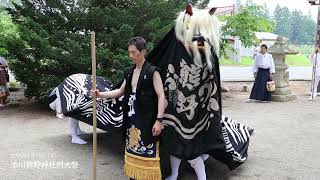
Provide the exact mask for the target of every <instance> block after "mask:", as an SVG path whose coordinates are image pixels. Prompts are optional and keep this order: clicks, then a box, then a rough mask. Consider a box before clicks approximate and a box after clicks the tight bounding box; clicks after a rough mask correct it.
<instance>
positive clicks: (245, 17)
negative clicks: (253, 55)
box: [221, 6, 274, 53]
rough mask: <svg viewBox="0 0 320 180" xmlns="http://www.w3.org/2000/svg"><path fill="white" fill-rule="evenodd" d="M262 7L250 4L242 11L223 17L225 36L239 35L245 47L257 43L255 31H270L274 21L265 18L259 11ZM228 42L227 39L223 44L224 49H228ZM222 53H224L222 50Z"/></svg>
mask: <svg viewBox="0 0 320 180" xmlns="http://www.w3.org/2000/svg"><path fill="white" fill-rule="evenodd" d="M260 10H261V7H259V6H248V7H243V8H241V9H240V12H239V13H237V14H235V15H234V16H226V17H221V20H223V21H225V22H226V24H225V25H224V26H223V27H222V34H223V36H224V37H230V36H231V37H236V36H237V37H239V39H240V40H241V42H242V44H243V45H244V46H245V47H249V46H252V45H254V44H256V43H257V38H256V36H255V32H260V31H264V32H270V31H272V30H273V26H274V25H273V22H272V21H269V20H267V19H265V18H264V17H262V16H261V15H259V13H258V12H260ZM227 47H228V44H227V42H226V39H224V43H223V44H222V50H224V49H226V48H227ZM222 53H224V52H223V51H222Z"/></svg>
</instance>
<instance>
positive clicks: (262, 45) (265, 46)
mask: <svg viewBox="0 0 320 180" xmlns="http://www.w3.org/2000/svg"><path fill="white" fill-rule="evenodd" d="M262 47H264V48H266V49H268V46H267V45H266V44H261V45H260V48H262Z"/></svg>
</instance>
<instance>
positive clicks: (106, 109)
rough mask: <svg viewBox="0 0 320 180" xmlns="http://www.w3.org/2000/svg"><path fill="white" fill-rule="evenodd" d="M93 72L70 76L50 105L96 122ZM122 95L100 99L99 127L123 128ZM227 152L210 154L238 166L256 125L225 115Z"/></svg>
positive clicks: (101, 84) (102, 87) (105, 86)
mask: <svg viewBox="0 0 320 180" xmlns="http://www.w3.org/2000/svg"><path fill="white" fill-rule="evenodd" d="M91 86H92V82H91V75H86V74H74V75H71V76H69V77H67V78H66V79H65V80H64V81H63V82H62V83H61V84H60V85H59V86H58V87H57V88H55V89H54V90H53V91H52V93H51V94H50V99H51V103H50V107H51V108H52V109H54V110H56V109H57V108H56V107H57V106H61V110H62V113H63V114H64V115H66V116H70V117H72V118H75V119H77V120H80V121H82V122H85V123H87V124H90V125H92V98H91V93H90V90H91ZM97 89H99V91H109V90H110V89H112V84H111V83H110V82H109V81H107V80H106V79H104V78H103V77H97ZM121 100H122V97H121V98H119V99H98V100H97V127H98V128H99V129H102V130H106V131H110V130H119V129H121V128H122V125H123V121H122V101H121ZM221 128H222V136H223V140H224V142H225V147H226V148H225V149H226V151H225V152H221V153H216V154H210V155H212V156H213V157H214V158H216V159H218V160H220V161H222V162H224V163H226V164H227V165H228V167H229V168H230V169H234V168H236V167H238V166H239V165H241V164H242V163H243V162H245V161H246V159H247V157H248V154H247V150H248V146H249V139H250V136H251V135H252V133H253V129H250V128H249V127H247V126H245V125H243V124H241V123H238V122H236V121H234V120H233V119H230V118H228V117H225V116H223V117H222V119H221Z"/></svg>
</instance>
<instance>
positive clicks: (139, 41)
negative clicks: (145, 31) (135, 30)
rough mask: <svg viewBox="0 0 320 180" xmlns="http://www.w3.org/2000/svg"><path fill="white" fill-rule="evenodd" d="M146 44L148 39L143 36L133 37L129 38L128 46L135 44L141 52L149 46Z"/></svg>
mask: <svg viewBox="0 0 320 180" xmlns="http://www.w3.org/2000/svg"><path fill="white" fill-rule="evenodd" d="M146 44H147V43H146V41H145V40H144V39H143V38H142V37H133V38H131V39H130V40H129V42H128V47H129V46H131V45H133V46H135V47H136V48H137V49H138V50H139V51H140V52H141V51H142V50H144V49H146V48H147V47H146Z"/></svg>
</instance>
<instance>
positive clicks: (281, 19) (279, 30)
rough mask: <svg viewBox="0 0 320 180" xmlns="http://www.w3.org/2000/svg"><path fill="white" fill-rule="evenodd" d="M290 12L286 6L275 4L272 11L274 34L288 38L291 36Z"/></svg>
mask: <svg viewBox="0 0 320 180" xmlns="http://www.w3.org/2000/svg"><path fill="white" fill-rule="evenodd" d="M290 17H291V12H290V11H289V9H288V8H287V7H284V8H281V7H280V6H279V5H277V7H276V9H275V11H274V19H275V23H276V26H275V30H274V33H275V34H279V35H281V36H283V37H286V38H290V37H292V24H291V18H290Z"/></svg>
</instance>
